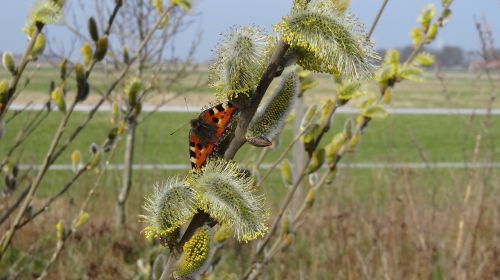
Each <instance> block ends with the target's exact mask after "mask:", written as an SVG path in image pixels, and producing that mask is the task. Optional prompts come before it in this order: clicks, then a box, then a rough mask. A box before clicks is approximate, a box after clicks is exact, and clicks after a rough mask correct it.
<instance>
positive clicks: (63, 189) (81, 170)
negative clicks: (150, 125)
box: [17, 29, 154, 229]
mask: <svg viewBox="0 0 500 280" xmlns="http://www.w3.org/2000/svg"><path fill="white" fill-rule="evenodd" d="M153 30H154V29H153ZM139 51H140V50H138V52H136V54H138V53H139ZM130 63H133V60H131V61H130ZM122 73H123V72H122ZM120 77H121V78H123V77H124V76H123V77H122V76H120ZM117 84H118V82H117V81H115V83H114V84H113V85H114V86H116V85H117ZM113 85H112V86H111V87H110V88H109V89H108V91H107V93H106V95H109V94H110V93H111V92H112V90H113V89H114V86H113ZM142 97H143V96H141V98H142ZM100 101H102V103H103V102H104V101H105V96H103V97H102V98H101V100H100ZM102 103H101V104H102ZM97 109H98V107H97V108H96V107H94V108H93V110H94V111H93V113H92V112H91V113H92V114H89V116H90V117H89V116H88V118H87V119H86V120H85V121H84V123H83V124H81V125H80V126H79V127H78V128H77V129H75V131H74V132H80V131H81V130H82V129H83V128H84V127H85V126H86V124H87V123H88V122H89V121H90V120H91V119H92V116H93V115H94V113H95V112H97ZM132 111H133V108H129V109H128V111H127V113H126V116H125V118H128V117H129V116H130V115H131V114H132ZM77 134H78V133H73V134H72V135H71V136H70V138H69V139H68V141H66V143H65V144H64V145H63V146H61V147H60V148H59V150H57V152H55V153H54V155H53V157H52V158H51V161H50V164H53V163H54V162H55V161H56V159H57V158H58V157H59V156H60V155H61V154H62V152H63V151H64V150H65V149H66V147H67V146H68V145H69V144H70V143H71V142H72V140H73V139H75V138H76V136H77ZM117 142H118V141H117ZM85 171H86V169H85V168H83V169H80V170H79V171H78V172H77V173H76V174H75V175H74V176H73V177H72V178H71V179H70V181H68V182H67V183H66V184H65V186H64V187H63V188H62V189H61V190H60V191H59V192H58V193H57V194H55V195H54V196H53V197H51V198H50V199H49V200H48V201H47V202H46V203H45V204H44V206H43V207H41V208H40V209H39V210H38V211H37V212H35V213H34V214H33V215H32V217H31V218H30V219H27V220H24V221H23V222H22V223H21V224H19V225H18V226H17V229H19V228H21V227H23V226H24V225H26V224H27V223H29V222H31V221H33V220H34V219H35V218H36V217H37V216H38V215H40V214H42V213H43V212H45V211H46V210H48V208H49V206H50V205H51V204H52V203H53V202H54V201H55V200H56V199H57V198H59V197H60V196H61V195H62V194H64V193H65V192H67V191H68V190H69V188H70V187H71V186H72V185H73V184H74V183H75V182H76V180H77V179H78V178H79V177H80V176H81V175H82V174H83V173H85Z"/></svg>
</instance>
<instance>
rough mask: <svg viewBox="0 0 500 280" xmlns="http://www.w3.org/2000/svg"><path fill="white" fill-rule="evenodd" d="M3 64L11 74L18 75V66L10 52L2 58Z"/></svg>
mask: <svg viewBox="0 0 500 280" xmlns="http://www.w3.org/2000/svg"><path fill="white" fill-rule="evenodd" d="M2 64H3V67H4V68H5V69H6V70H7V71H9V72H10V74H12V75H15V74H16V73H17V69H16V64H15V63H14V59H13V58H12V54H11V53H10V52H7V51H6V52H4V53H3V56H2Z"/></svg>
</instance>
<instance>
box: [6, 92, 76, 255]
mask: <svg viewBox="0 0 500 280" xmlns="http://www.w3.org/2000/svg"><path fill="white" fill-rule="evenodd" d="M76 103H77V100H76V98H75V100H74V101H73V102H72V103H71V105H70V107H69V109H68V111H67V112H66V114H65V115H64V117H63V119H62V120H61V122H60V123H59V127H58V128H57V130H56V133H55V135H54V138H53V139H52V143H51V144H50V147H49V150H48V151H47V153H46V155H45V158H44V160H43V163H42V166H41V168H40V170H39V171H38V174H37V175H36V177H35V180H34V181H33V183H32V184H31V186H30V189H29V191H28V194H27V195H26V198H25V199H24V201H23V203H22V205H21V207H20V209H19V211H18V213H17V216H16V217H15V218H14V222H13V223H12V225H11V227H10V229H9V230H8V231H7V232H6V233H5V234H4V235H3V237H2V242H1V244H0V260H1V259H2V257H3V256H4V254H5V251H6V250H7V248H8V246H9V245H10V241H11V240H12V237H13V236H14V233H15V232H16V228H17V226H18V225H19V223H20V222H21V219H22V217H23V215H24V212H25V211H26V209H27V208H28V206H29V205H30V203H31V200H32V199H33V196H34V194H35V192H36V190H37V189H38V187H39V186H40V183H41V181H42V179H43V177H44V176H45V173H46V172H47V170H48V169H49V166H50V161H51V157H52V155H53V153H54V151H55V149H56V147H57V145H58V143H59V140H61V137H62V135H63V132H64V128H65V127H66V125H67V123H68V121H69V118H70V116H71V113H72V112H73V110H74V109H75V106H76Z"/></svg>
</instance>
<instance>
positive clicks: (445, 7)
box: [406, 0, 453, 64]
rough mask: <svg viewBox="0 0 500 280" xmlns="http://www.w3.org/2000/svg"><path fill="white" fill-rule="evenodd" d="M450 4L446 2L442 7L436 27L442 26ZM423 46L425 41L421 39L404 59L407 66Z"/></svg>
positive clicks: (451, 0)
mask: <svg viewBox="0 0 500 280" xmlns="http://www.w3.org/2000/svg"><path fill="white" fill-rule="evenodd" d="M451 3H453V0H448V2H447V3H446V5H445V6H444V7H443V11H442V12H441V15H440V16H439V18H438V19H437V24H438V26H442V25H443V22H444V20H445V16H446V14H445V12H446V11H447V10H448V9H449V8H450V5H451ZM426 34H427V32H426ZM424 35H425V34H424ZM424 37H425V36H424ZM425 44H426V42H425V39H423V40H422V42H420V43H419V44H418V45H417V46H416V47H415V48H414V49H413V51H412V52H411V54H410V56H409V57H408V58H407V59H406V64H409V63H411V62H413V59H415V57H416V56H417V54H418V53H419V52H420V51H421V50H422V48H423V47H424V45H425Z"/></svg>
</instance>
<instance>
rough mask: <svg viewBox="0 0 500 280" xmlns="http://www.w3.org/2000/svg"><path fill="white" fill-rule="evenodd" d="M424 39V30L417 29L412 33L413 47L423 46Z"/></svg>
mask: <svg viewBox="0 0 500 280" xmlns="http://www.w3.org/2000/svg"><path fill="white" fill-rule="evenodd" d="M422 37H423V34H422V30H421V29H420V28H418V27H415V28H413V29H412V30H411V31H410V38H411V41H412V42H413V46H418V45H420V44H422Z"/></svg>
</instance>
